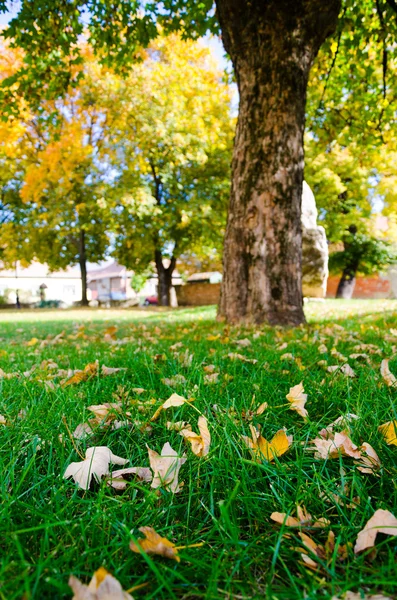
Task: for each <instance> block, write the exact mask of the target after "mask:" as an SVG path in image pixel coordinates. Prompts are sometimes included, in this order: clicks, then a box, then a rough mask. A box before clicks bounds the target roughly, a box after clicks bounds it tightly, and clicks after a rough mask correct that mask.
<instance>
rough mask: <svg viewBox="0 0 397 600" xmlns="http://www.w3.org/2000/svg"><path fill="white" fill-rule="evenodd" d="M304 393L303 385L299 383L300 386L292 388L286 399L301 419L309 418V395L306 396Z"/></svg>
mask: <svg viewBox="0 0 397 600" xmlns="http://www.w3.org/2000/svg"><path fill="white" fill-rule="evenodd" d="M304 391H305V390H304V389H303V383H302V382H301V383H298V385H295V386H294V387H292V388H290V390H289V392H288V394H287V396H286V398H287V400H288V402H290V403H291V406H290V409H291V410H296V412H297V413H298V414H299V415H300V416H301V417H303V418H304V419H306V418H307V416H308V413H307V410H306V409H305V404H306V400H307V394H305V393H304Z"/></svg>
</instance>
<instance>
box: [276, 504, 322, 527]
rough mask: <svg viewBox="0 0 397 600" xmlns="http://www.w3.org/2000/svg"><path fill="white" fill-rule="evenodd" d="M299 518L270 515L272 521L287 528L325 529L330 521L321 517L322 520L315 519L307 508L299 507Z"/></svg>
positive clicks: (284, 514)
mask: <svg viewBox="0 0 397 600" xmlns="http://www.w3.org/2000/svg"><path fill="white" fill-rule="evenodd" d="M297 514H298V518H296V517H290V516H287V513H279V512H274V513H272V514H271V515H270V518H271V519H272V521H275V522H276V523H279V524H280V525H286V526H287V527H316V528H320V529H323V528H324V527H328V525H329V521H328V519H325V518H323V517H321V518H320V519H313V517H312V516H311V514H309V513H308V512H306V509H305V507H303V508H301V507H300V506H298V507H297Z"/></svg>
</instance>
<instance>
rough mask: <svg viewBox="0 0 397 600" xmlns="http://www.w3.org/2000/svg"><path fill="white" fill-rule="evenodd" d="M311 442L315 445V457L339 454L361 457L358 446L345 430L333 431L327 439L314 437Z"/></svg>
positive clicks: (336, 455)
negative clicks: (332, 434) (331, 435)
mask: <svg viewBox="0 0 397 600" xmlns="http://www.w3.org/2000/svg"><path fill="white" fill-rule="evenodd" d="M313 444H314V445H315V446H316V449H317V453H316V455H315V456H316V458H324V459H327V458H337V457H338V456H339V455H340V454H342V455H344V456H351V457H352V458H361V452H360V450H359V448H358V447H357V446H356V445H355V444H354V443H353V442H352V440H351V439H350V438H349V436H348V435H347V433H346V432H344V431H342V432H341V433H335V435H334V436H333V437H331V438H329V439H326V440H325V439H324V438H315V439H314V440H313Z"/></svg>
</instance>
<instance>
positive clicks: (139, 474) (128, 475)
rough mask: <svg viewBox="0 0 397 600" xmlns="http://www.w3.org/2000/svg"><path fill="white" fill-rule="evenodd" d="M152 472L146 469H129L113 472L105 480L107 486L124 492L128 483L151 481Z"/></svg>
mask: <svg viewBox="0 0 397 600" xmlns="http://www.w3.org/2000/svg"><path fill="white" fill-rule="evenodd" d="M152 479H153V477H152V472H151V470H150V469H149V468H148V467H129V468H128V469H118V470H117V471H113V472H112V474H111V475H110V477H108V479H107V484H108V486H110V487H112V488H114V489H116V490H125V488H126V487H127V483H128V482H129V481H134V480H138V481H145V482H150V481H152Z"/></svg>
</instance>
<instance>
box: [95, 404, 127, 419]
mask: <svg viewBox="0 0 397 600" xmlns="http://www.w3.org/2000/svg"><path fill="white" fill-rule="evenodd" d="M87 410H90V411H91V412H92V413H94V415H95V418H96V420H97V421H98V423H99V422H101V421H104V420H105V421H113V420H114V419H116V418H117V416H118V414H119V413H121V411H122V406H121V404H120V403H119V402H105V403H104V404H92V405H91V406H87Z"/></svg>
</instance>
